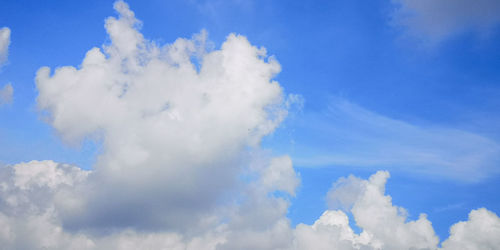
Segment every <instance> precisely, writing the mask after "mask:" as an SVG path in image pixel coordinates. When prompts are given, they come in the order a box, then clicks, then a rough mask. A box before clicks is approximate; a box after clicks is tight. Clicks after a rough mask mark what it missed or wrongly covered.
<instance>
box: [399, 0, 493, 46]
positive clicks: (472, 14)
mask: <svg viewBox="0 0 500 250" xmlns="http://www.w3.org/2000/svg"><path fill="white" fill-rule="evenodd" d="M393 2H394V3H395V4H397V5H398V8H397V10H396V11H395V13H394V16H393V18H394V22H395V24H397V25H402V26H405V27H407V28H408V29H409V32H410V33H411V34H412V35H416V36H418V37H420V38H422V39H424V40H427V41H429V42H431V43H434V42H439V41H441V40H443V39H446V38H447V37H449V36H450V35H454V34H457V33H459V32H463V31H468V30H474V31H477V32H479V33H481V34H483V35H484V34H487V33H488V32H489V30H490V29H491V28H493V27H494V26H496V25H498V24H499V23H500V15H498V13H499V12H500V2H499V1H497V0H393Z"/></svg>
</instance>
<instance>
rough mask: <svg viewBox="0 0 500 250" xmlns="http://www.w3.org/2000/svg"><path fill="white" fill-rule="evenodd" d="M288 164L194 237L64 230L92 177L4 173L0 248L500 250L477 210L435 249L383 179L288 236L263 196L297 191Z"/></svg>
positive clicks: (428, 227) (348, 183)
mask: <svg viewBox="0 0 500 250" xmlns="http://www.w3.org/2000/svg"><path fill="white" fill-rule="evenodd" d="M290 163H291V162H290V159H289V158H287V157H282V158H278V159H276V160H275V161H274V162H273V163H271V164H270V165H269V166H268V168H266V169H265V170H264V172H266V173H265V174H263V176H268V174H269V173H272V174H271V175H272V176H273V177H272V178H273V179H275V180H277V181H278V183H287V184H286V185H284V186H281V187H279V186H280V185H278V187H277V186H274V187H271V186H270V185H267V184H266V183H267V181H266V178H268V177H265V178H261V179H260V180H259V181H255V182H253V184H252V185H248V186H247V188H245V190H243V191H242V192H243V193H244V197H246V199H244V200H243V201H241V200H240V201H239V202H237V203H236V204H234V205H233V206H227V207H225V208H224V214H226V215H228V217H229V221H226V222H219V223H218V224H216V225H214V226H213V227H209V228H204V230H202V231H199V232H197V233H195V234H190V233H181V232H179V231H176V230H156V231H143V230H134V229H131V228H122V229H120V230H114V231H110V232H107V233H103V234H95V233H89V232H86V231H72V230H68V229H67V228H65V227H64V226H63V225H62V224H63V221H62V220H63V219H62V218H61V214H60V210H59V208H60V207H61V206H71V203H74V202H78V201H77V200H75V197H71V196H72V193H73V192H74V189H75V188H78V186H79V185H82V184H84V183H85V182H86V181H88V178H89V177H90V175H91V172H89V171H84V170H81V169H79V168H77V167H74V166H69V165H65V164H57V163H55V162H52V161H41V162H40V161H32V162H28V163H21V164H17V165H14V166H9V167H4V168H1V169H0V170H1V171H0V184H1V185H0V187H1V189H0V198H1V199H0V201H1V202H0V208H1V210H0V225H1V227H0V228H1V230H0V242H1V243H2V246H3V248H4V249H124V250H128V249H304V250H305V249H340V250H343V249H494V248H495V247H496V246H498V244H500V241H499V239H498V237H497V236H498V235H499V234H500V218H499V217H498V216H497V215H495V214H494V213H492V212H490V211H488V210H487V209H484V208H480V209H477V210H472V211H471V212H470V214H469V219H468V220H467V221H462V222H458V223H456V224H455V225H453V226H452V227H451V229H450V237H449V238H448V239H447V240H445V241H443V242H442V248H438V243H439V239H438V237H437V236H436V235H435V233H434V230H433V228H432V224H431V222H430V221H429V220H428V219H427V218H426V215H425V214H421V215H420V216H419V218H418V219H417V220H414V221H411V220H408V218H407V212H406V210H405V209H404V208H402V207H398V206H395V205H393V204H392V202H391V197H390V196H388V195H386V194H385V184H386V181H387V178H388V177H389V173H388V172H385V171H379V172H377V173H376V174H374V175H372V176H371V177H370V178H369V179H367V180H363V179H359V178H357V177H353V176H349V177H347V178H341V179H339V180H338V181H336V182H335V183H333V184H332V189H331V190H330V191H329V192H328V194H327V202H328V203H329V206H330V209H329V210H327V211H325V212H324V213H323V214H322V215H321V217H320V218H319V219H318V220H317V221H316V222H315V223H314V224H313V225H306V224H299V225H297V226H296V228H292V227H291V226H290V223H289V221H288V219H287V218H286V210H287V207H288V205H289V202H288V201H287V200H286V199H283V198H279V197H276V196H272V195H271V196H270V195H269V194H270V192H272V191H275V190H282V191H285V192H287V189H288V187H293V189H295V187H296V185H297V176H295V175H293V173H294V171H293V168H292V166H291V165H290ZM287 181H288V182H287ZM276 188H277V189H276ZM110 198H112V197H110ZM110 202H112V201H110ZM339 204H342V210H340V209H338V208H339ZM73 205H75V204H73ZM346 212H348V213H351V214H352V215H353V218H354V220H355V223H356V225H357V226H358V227H359V228H360V229H361V232H360V233H359V234H358V233H355V232H354V229H353V228H351V226H350V223H349V218H348V216H347V214H346ZM165 213H168V211H165Z"/></svg>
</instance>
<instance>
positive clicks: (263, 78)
mask: <svg viewBox="0 0 500 250" xmlns="http://www.w3.org/2000/svg"><path fill="white" fill-rule="evenodd" d="M115 9H116V10H117V11H118V13H119V17H118V18H114V17H110V18H108V19H107V20H106V25H105V27H106V30H107V33H108V34H109V37H110V40H111V42H110V44H107V45H105V46H104V48H103V49H100V48H93V49H91V50H90V51H88V52H87V54H86V56H85V58H84V60H83V62H82V64H81V65H80V66H79V67H78V68H75V67H71V66H66V67H60V68H57V69H56V70H55V72H54V73H52V74H51V70H50V69H49V68H41V69H40V70H39V71H38V73H37V76H36V84H37V88H38V90H39V96H38V104H39V107H40V108H41V109H43V110H46V111H48V114H49V117H48V119H49V121H50V123H51V124H52V126H53V127H54V128H55V129H56V130H57V131H58V132H59V134H60V135H61V136H62V138H63V139H64V140H66V141H68V142H70V143H75V142H78V141H79V140H81V139H82V138H87V137H93V138H97V139H96V140H100V141H101V142H102V144H103V150H102V151H103V153H102V154H101V155H100V156H99V158H98V162H97V164H96V166H95V170H94V171H93V173H92V174H91V176H90V177H89V181H88V185H89V187H87V188H85V191H84V192H83V193H81V194H79V195H81V196H82V197H83V199H84V201H83V202H82V204H81V205H82V206H83V207H81V208H79V209H78V210H79V211H81V213H80V212H78V216H77V215H76V214H75V210H74V209H73V208H71V210H68V211H65V214H67V215H68V216H67V218H68V219H67V220H66V223H67V226H69V227H75V228H78V227H82V226H83V227H105V226H113V227H128V226H132V227H137V228H142V229H154V228H158V227H163V226H172V227H180V226H187V225H188V224H189V223H190V221H199V219H200V218H199V217H197V216H198V215H200V214H205V213H207V212H209V210H210V209H211V208H212V206H213V205H214V204H215V202H216V201H217V199H218V197H219V196H220V195H221V193H222V192H223V191H224V190H227V189H229V188H230V187H231V186H232V185H233V181H234V180H235V177H236V176H237V175H238V174H239V173H240V170H241V168H243V167H244V165H245V164H248V163H246V162H241V160H242V159H243V158H244V155H245V154H248V152H249V151H253V150H257V146H258V144H259V142H260V140H261V138H262V137H263V136H264V135H266V134H269V133H270V132H272V131H273V130H274V128H275V127H276V126H277V125H278V124H279V123H280V122H281V120H282V119H283V118H284V117H285V115H286V113H287V110H286V100H285V98H284V95H283V91H282V88H281V87H280V85H279V84H278V83H277V82H276V81H273V80H272V78H273V77H274V75H275V74H276V73H278V72H279V71H280V65H279V63H278V62H277V61H276V60H275V59H274V58H273V57H268V56H267V55H266V50H265V49H263V48H257V47H255V46H252V45H251V44H250V43H249V42H248V40H247V39H246V38H245V37H243V36H240V35H235V34H230V35H229V36H228V37H227V40H226V41H225V42H224V43H223V44H222V47H221V48H220V49H216V50H207V48H209V47H210V46H209V45H207V42H206V33H205V32H201V33H200V34H197V35H195V36H194V37H193V38H192V39H183V38H179V39H177V40H176V41H175V42H174V43H172V44H167V45H164V46H160V45H157V44H156V43H154V42H151V41H148V40H146V39H145V38H144V37H143V36H142V34H141V33H140V32H139V31H138V29H137V26H138V24H139V21H138V20H137V19H136V18H135V17H134V13H133V12H132V11H130V10H129V9H128V6H127V5H126V4H125V3H124V2H121V1H119V2H117V3H116V4H115ZM94 189H96V190H94ZM97 189H98V190H97ZM86 190H92V191H89V192H87V191H86ZM144 194H147V195H144ZM108 201H112V202H108ZM165 211H169V213H165ZM75 218H76V219H75Z"/></svg>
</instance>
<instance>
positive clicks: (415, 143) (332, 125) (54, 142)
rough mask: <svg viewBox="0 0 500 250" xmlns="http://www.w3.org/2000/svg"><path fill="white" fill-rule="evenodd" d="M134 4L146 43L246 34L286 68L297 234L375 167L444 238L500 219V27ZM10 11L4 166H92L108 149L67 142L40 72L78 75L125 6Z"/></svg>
mask: <svg viewBox="0 0 500 250" xmlns="http://www.w3.org/2000/svg"><path fill="white" fill-rule="evenodd" d="M127 2H128V4H129V5H130V8H131V9H132V10H133V11H134V12H135V14H136V16H137V17H138V19H140V20H141V21H142V23H143V25H142V29H141V31H142V33H143V34H144V36H145V37H146V38H147V39H151V40H154V41H158V42H159V43H170V42H173V41H174V40H175V39H176V38H178V37H188V38H189V37H191V36H192V35H193V34H195V33H198V32H200V31H201V30H202V29H205V30H207V31H208V34H209V39H210V40H212V41H213V42H214V44H215V46H216V47H219V46H220V45H221V43H222V41H224V39H225V37H226V36H227V35H228V34H229V33H238V34H242V35H244V36H246V37H247V38H248V40H249V41H250V42H251V43H252V44H253V45H256V46H262V47H265V48H266V49H267V51H268V54H270V55H274V56H275V57H276V58H277V60H278V61H279V63H280V64H281V67H282V71H281V72H280V73H279V74H278V75H277V76H276V80H277V81H278V82H279V83H280V85H281V86H283V88H284V90H285V93H287V94H298V95H300V96H302V97H303V99H304V105H303V107H302V108H300V107H292V109H291V112H290V114H289V117H288V118H287V120H286V121H285V122H284V123H283V124H282V125H281V127H280V128H278V129H277V131H275V133H274V134H272V135H270V136H268V137H266V138H265V139H264V141H263V145H264V148H266V149H268V150H270V151H271V152H273V154H276V155H279V154H289V155H291V157H292V160H293V161H294V166H295V168H296V169H297V171H298V172H299V173H300V174H301V178H302V184H301V186H300V187H299V190H298V192H297V196H296V197H295V198H292V206H291V208H290V211H289V218H290V219H291V221H292V223H293V224H294V225H295V224H297V223H307V224H311V223H313V222H314V220H315V219H317V218H318V216H319V215H320V214H321V212H322V211H324V210H325V208H326V204H325V200H324V197H325V195H326V192H327V191H328V189H329V188H330V187H331V184H332V182H333V181H335V180H336V179H337V178H339V177H341V176H347V175H349V174H354V175H358V176H362V177H368V176H369V175H370V174H372V173H374V172H375V171H377V170H389V171H390V172H391V178H390V179H389V181H388V184H387V190H386V192H387V194H389V195H391V196H392V198H393V203H394V204H395V205H398V206H402V207H405V208H407V209H408V211H409V214H410V218H417V217H418V214H419V213H426V214H428V215H429V218H430V221H432V223H433V226H434V228H435V230H436V233H437V234H438V235H439V237H440V238H441V239H445V238H447V235H448V229H449V227H450V226H451V225H452V224H453V223H455V222H457V221H459V220H466V218H467V215H468V213H469V211H470V210H471V209H474V208H479V207H486V208H488V209H489V210H491V211H493V212H495V213H497V214H500V198H499V196H498V195H497V192H498V190H500V175H499V172H500V114H499V113H500V98H499V97H500V70H499V68H500V22H498V21H491V23H487V24H488V25H485V27H486V28H484V27H482V26H481V28H476V27H475V26H474V25H470V26H467V25H468V24H467V23H466V22H465V23H464V22H462V21H460V22H459V21H457V23H458V24H457V25H462V26H464V27H463V28H460V27H459V26H450V27H459V28H455V30H452V31H450V32H449V33H447V32H444V33H443V32H441V33H433V32H434V31H432V30H425V28H422V26H418V25H416V26H408V25H406V24H405V23H403V22H398V20H399V19H397V18H396V17H395V14H394V13H395V12H396V11H397V9H398V8H399V7H398V5H397V4H395V3H394V2H396V1H392V2H391V1H389V0H375V1H358V0H356V1H237V0H234V1H231V0H228V1H196V0H191V1H147V2H144V1H138V0H130V1H127ZM0 5H1V6H2V8H1V9H0V28H1V27H9V28H10V29H11V32H12V34H11V45H10V47H9V56H8V62H7V63H6V64H5V65H4V66H3V67H2V68H1V69H0V87H1V86H3V85H4V84H7V83H11V84H12V86H13V87H14V99H13V103H12V104H7V105H4V106H2V107H0V164H15V163H18V162H25V161H30V160H44V159H51V160H54V161H57V162H66V163H71V164H75V165H78V166H80V167H82V168H85V169H90V168H91V167H92V164H93V162H94V161H95V157H96V156H97V155H98V151H99V145H98V144H99V143H98V142H92V141H85V142H83V143H82V144H81V145H67V144H65V143H63V142H62V141H61V140H60V138H59V137H58V136H57V135H56V134H55V132H54V130H53V129H52V128H51V127H50V125H48V124H46V123H45V122H44V121H43V116H42V114H40V112H39V111H38V110H37V108H36V97H37V90H36V87H35V85H34V76H35V72H36V71H37V70H38V69H39V68H40V67H42V66H49V67H51V68H56V67H59V66H65V65H79V64H80V63H81V59H82V58H83V57H84V55H85V53H86V52H87V51H88V50H89V49H91V48H92V47H101V46H102V45H103V44H106V43H107V42H109V41H108V39H107V38H106V33H105V30H104V19H105V18H106V17H108V16H111V15H113V14H114V10H113V8H112V6H113V1H112V0H106V1H97V0H91V1H55V0H53V1H43V2H40V1H34V0H33V1H31V0H29V1H22V2H21V1H6V0H3V1H0ZM453 20H454V19H453ZM453 20H452V21H453ZM492 20H496V19H492ZM452 21H449V20H447V22H452ZM436 22H439V20H436ZM436 25H438V24H436ZM443 34H444V35H443Z"/></svg>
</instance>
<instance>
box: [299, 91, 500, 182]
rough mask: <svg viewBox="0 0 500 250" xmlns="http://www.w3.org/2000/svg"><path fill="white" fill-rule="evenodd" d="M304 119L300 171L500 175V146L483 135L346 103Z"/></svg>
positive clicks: (468, 176) (461, 177)
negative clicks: (348, 169)
mask: <svg viewBox="0 0 500 250" xmlns="http://www.w3.org/2000/svg"><path fill="white" fill-rule="evenodd" d="M305 120H307V121H308V122H307V123H304V124H303V125H301V127H300V130H301V131H304V132H305V133H306V134H307V135H306V136H303V137H302V138H296V140H297V141H300V142H299V143H297V144H296V145H295V147H296V148H295V150H294V152H295V153H293V158H294V162H295V164H296V165H299V166H309V167H326V166H330V167H334V166H352V167H368V168H372V169H376V168H386V169H393V170H400V171H405V172H410V173H419V174H423V175H428V176H441V177H445V178H452V179H456V180H462V181H466V182H474V181H479V180H481V179H483V178H486V177H488V176H489V175H490V174H495V173H498V172H499V171H500V169H499V168H498V163H499V162H500V144H499V143H498V142H496V141H494V140H492V139H490V138H487V137H484V136H481V135H479V134H475V133H471V132H467V131H463V130H459V129H454V128H447V127H438V126H430V125H415V124H412V123H410V122H405V121H401V120H397V119H393V118H390V117H386V116H383V115H381V114H377V113H375V112H372V111H370V110H367V109H365V108H363V107H361V106H359V105H356V104H354V103H351V102H349V101H347V100H344V99H336V100H333V101H332V102H331V103H330V104H329V106H328V109H327V110H325V111H324V112H323V113H320V114H306V115H305ZM309 141H315V142H316V145H318V147H315V145H311V143H309ZM320 147H321V148H320Z"/></svg>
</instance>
